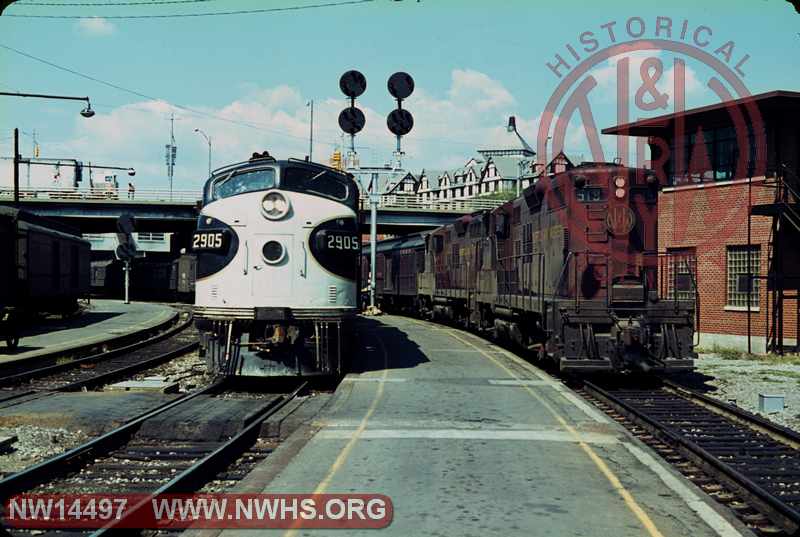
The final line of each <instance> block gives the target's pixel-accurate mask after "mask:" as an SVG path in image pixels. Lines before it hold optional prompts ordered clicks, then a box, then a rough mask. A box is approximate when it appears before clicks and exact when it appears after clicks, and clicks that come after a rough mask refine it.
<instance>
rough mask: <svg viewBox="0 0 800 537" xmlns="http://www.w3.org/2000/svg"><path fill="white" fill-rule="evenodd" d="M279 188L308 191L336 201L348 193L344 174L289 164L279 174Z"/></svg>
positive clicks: (343, 198) (344, 198)
mask: <svg viewBox="0 0 800 537" xmlns="http://www.w3.org/2000/svg"><path fill="white" fill-rule="evenodd" d="M281 188H282V189H284V190H292V191H295V192H309V193H313V194H318V195H320V196H323V197H325V198H330V199H333V200H336V201H345V200H347V198H348V196H349V194H350V188H349V186H348V181H347V179H346V178H345V177H344V176H339V175H338V174H336V173H334V172H331V171H328V170H319V169H314V168H302V167H299V166H293V167H292V166H290V167H288V168H284V169H283V172H282V174H281Z"/></svg>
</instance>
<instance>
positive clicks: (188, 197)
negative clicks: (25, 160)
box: [0, 187, 504, 213]
mask: <svg viewBox="0 0 800 537" xmlns="http://www.w3.org/2000/svg"><path fill="white" fill-rule="evenodd" d="M19 197H20V200H22V201H84V200H85V201H119V202H121V203H122V202H163V203H169V202H178V203H187V202H188V203H194V202H196V201H198V200H199V199H201V198H202V195H201V192H200V191H199V190H173V191H172V192H170V191H169V190H163V189H136V191H135V192H133V193H132V194H129V193H128V191H127V189H124V188H118V189H111V188H87V189H77V188H64V187H54V188H21V189H20V190H19ZM10 199H14V191H13V190H12V189H10V188H0V200H10ZM360 202H361V208H362V209H363V210H369V198H368V197H366V196H362V197H361V199H360ZM502 203H504V202H503V201H502V200H496V199H485V198H469V199H450V200H423V199H421V198H419V197H417V196H412V195H395V194H386V195H383V196H381V197H380V200H379V201H378V209H396V210H407V211H431V212H452V213H471V212H475V211H480V210H486V209H489V210H491V209H494V208H495V207H498V206H499V205H501V204H502Z"/></svg>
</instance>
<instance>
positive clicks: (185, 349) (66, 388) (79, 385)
mask: <svg viewBox="0 0 800 537" xmlns="http://www.w3.org/2000/svg"><path fill="white" fill-rule="evenodd" d="M199 345H200V342H199V341H192V342H191V343H187V344H186V345H183V346H181V347H179V348H177V349H173V350H171V351H168V352H165V353H163V354H160V355H158V356H154V357H153V358H148V359H147V360H144V361H141V362H137V363H135V364H130V365H127V366H124V367H120V368H119V369H114V370H113V371H107V372H106V373H101V374H100V375H96V376H94V377H89V378H87V379H83V380H78V381H75V382H71V383H69V384H65V385H63V386H59V387H58V388H55V391H59V392H76V391H80V390H82V389H83V388H92V387H95V386H102V385H103V384H107V383H109V382H111V381H112V380H115V379H117V378H120V377H123V376H125V375H131V374H134V373H138V372H139V371H144V370H146V369H150V368H151V367H155V366H157V365H161V364H163V363H165V362H168V361H169V360H172V359H173V358H177V357H178V356H182V355H184V354H187V353H189V352H192V351H193V350H195V349H196V348H197V347H198V346H199Z"/></svg>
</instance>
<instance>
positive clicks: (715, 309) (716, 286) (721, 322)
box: [658, 180, 800, 351]
mask: <svg viewBox="0 0 800 537" xmlns="http://www.w3.org/2000/svg"><path fill="white" fill-rule="evenodd" d="M762 183H763V181H756V180H754V181H753V186H752V192H751V196H752V203H753V204H754V205H755V204H758V203H770V202H772V200H773V199H774V195H775V191H774V190H773V189H771V188H769V187H765V186H763V184H762ZM747 207H748V184H747V181H746V180H745V181H734V182H726V183H706V184H702V185H687V186H678V187H675V188H671V189H665V190H664V191H663V192H661V194H660V195H659V222H658V246H659V251H665V250H667V249H669V248H689V247H694V248H695V249H696V253H697V272H698V275H697V280H698V282H697V283H698V288H699V295H700V332H701V335H706V339H705V340H703V339H702V338H701V346H707V344H708V342H711V341H714V342H717V341H720V342H726V341H728V342H731V344H730V345H723V346H734V347H739V348H742V344H744V345H745V347H746V339H745V338H742V337H738V338H736V337H732V338H731V337H729V338H725V337H717V336H716V335H721V336H746V335H747V312H746V311H741V310H740V311H736V310H735V309H734V308H731V307H729V306H727V294H728V293H727V247H728V246H745V245H747ZM771 227H772V218H768V217H757V216H754V217H753V218H752V219H751V243H752V244H753V245H760V246H761V254H760V267H759V274H760V275H761V276H766V274H767V265H768V246H769V237H770V230H771ZM796 273H800V267H797V271H796ZM767 297H768V293H767V284H766V281H764V280H761V282H760V292H759V301H758V302H759V303H758V311H753V312H751V317H750V319H751V334H752V336H753V337H754V340H755V341H754V343H753V350H754V351H758V350H763V347H764V337H765V335H766V332H765V331H766V328H767ZM754 306H755V304H754ZM770 307H771V305H770ZM743 309H744V308H742V310H743ZM796 326H797V303H796V301H795V300H786V301H785V303H784V339H785V340H786V339H790V340H792V341H791V343H794V340H795V338H796V337H797V329H796ZM737 342H738V344H735V343H737ZM785 342H786V341H785Z"/></svg>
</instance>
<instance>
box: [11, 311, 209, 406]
mask: <svg viewBox="0 0 800 537" xmlns="http://www.w3.org/2000/svg"><path fill="white" fill-rule="evenodd" d="M197 345H198V338H197V331H196V330H195V329H194V326H193V325H192V317H191V315H183V319H182V320H181V321H180V322H179V323H178V324H176V325H174V326H172V327H171V328H169V329H168V330H167V331H165V332H162V333H159V334H156V335H152V336H150V337H148V338H146V339H143V340H141V341H136V342H134V343H130V344H127V345H125V346H123V347H120V348H117V349H114V350H110V351H106V352H101V353H96V354H92V355H90V356H85V357H83V358H78V359H75V360H65V361H62V362H60V363H56V364H51V365H47V366H44V367H39V368H36V369H31V370H28V371H22V372H17V373H13V374H10V375H6V376H3V377H0V403H4V402H6V401H11V400H14V399H19V398H22V397H25V396H31V395H36V394H41V393H46V392H54V391H60V392H67V391H80V390H84V389H86V390H88V389H93V388H96V387H99V386H103V385H105V384H108V383H109V382H113V381H116V380H118V379H121V378H124V377H126V376H130V375H133V374H136V373H138V372H140V371H144V370H147V369H150V368H153V367H156V366H158V365H161V364H163V363H165V362H167V361H169V360H171V359H173V358H176V357H178V356H181V355H184V354H186V353H188V352H191V351H193V350H194V349H195V348H197Z"/></svg>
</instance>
